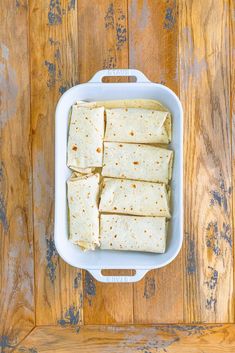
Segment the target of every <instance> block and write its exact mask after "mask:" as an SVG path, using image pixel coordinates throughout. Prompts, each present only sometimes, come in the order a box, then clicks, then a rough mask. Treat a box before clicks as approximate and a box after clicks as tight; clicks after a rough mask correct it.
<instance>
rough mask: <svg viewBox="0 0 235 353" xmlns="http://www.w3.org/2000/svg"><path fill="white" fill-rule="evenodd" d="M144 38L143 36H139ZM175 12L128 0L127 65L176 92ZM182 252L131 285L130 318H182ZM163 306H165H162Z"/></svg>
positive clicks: (164, 4)
mask: <svg viewBox="0 0 235 353" xmlns="http://www.w3.org/2000/svg"><path fill="white" fill-rule="evenodd" d="M143 38H144V40H143ZM177 41H178V16H177V2H176V1H175V0H174V1H151V0H139V1H135V0H130V1H129V60H130V67H134V68H137V69H139V70H141V71H143V72H144V73H145V74H146V75H147V77H148V78H149V79H150V80H151V81H155V82H161V83H162V84H165V85H167V86H168V87H170V88H171V89H173V90H174V91H175V92H176V93H177V92H178V77H177V65H178V61H177V55H178V54H177ZM182 273H183V271H182V253H180V255H178V257H177V259H176V260H175V261H174V262H173V263H171V264H170V265H168V266H167V267H165V268H162V269H159V270H155V271H151V272H150V273H149V274H147V276H145V278H144V279H143V280H142V281H140V282H138V283H136V284H135V285H134V322H135V323H158V322H167V323H170V322H181V321H182V320H183V275H182ZM166 308H167V310H166Z"/></svg>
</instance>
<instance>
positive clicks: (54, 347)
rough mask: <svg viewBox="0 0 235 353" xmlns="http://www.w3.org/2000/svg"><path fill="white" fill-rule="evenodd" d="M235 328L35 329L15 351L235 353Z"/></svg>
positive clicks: (223, 326) (218, 326)
mask: <svg viewBox="0 0 235 353" xmlns="http://www.w3.org/2000/svg"><path fill="white" fill-rule="evenodd" d="M234 336H235V327H234V325H231V324H230V325H217V326H216V325H211V326H210V325H208V326H206V325H204V326H202V325H201V326H196V325H194V326H193V325H191V326H180V325H165V326H84V327H81V328H80V330H75V329H74V328H64V329H63V328H59V327H50V326H49V327H36V328H35V329H34V331H33V332H32V333H31V334H30V335H29V336H28V337H27V338H26V339H25V340H24V341H23V342H22V343H21V344H20V345H19V347H18V348H17V349H16V351H15V352H21V353H22V352H25V353H26V352H27V353H30V352H34V353H37V352H40V353H43V352H46V353H48V352H57V353H62V352H66V353H67V352H68V351H69V352H70V353H75V352H82V353H86V352H87V353H88V352H89V353H90V352H93V353H113V352H115V353H138V352H142V353H146V352H148V353H156V352H168V353H188V352H190V353H198V352H203V353H232V352H234V351H235V340H234Z"/></svg>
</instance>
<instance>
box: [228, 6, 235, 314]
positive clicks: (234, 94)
mask: <svg viewBox="0 0 235 353" xmlns="http://www.w3.org/2000/svg"><path fill="white" fill-rule="evenodd" d="M229 13H230V65H231V67H230V73H231V76H230V80H231V85H230V87H231V88H230V89H231V91H230V99H231V105H230V113H231V127H232V131H231V132H232V190H233V200H232V201H233V217H232V229H233V234H234V232H235V192H234V190H235V1H234V0H232V1H231V2H230V11H229ZM233 266H234V264H233ZM234 269H235V267H233V285H235V276H234ZM234 315H235V313H234Z"/></svg>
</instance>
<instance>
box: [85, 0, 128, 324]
mask: <svg viewBox="0 0 235 353" xmlns="http://www.w3.org/2000/svg"><path fill="white" fill-rule="evenodd" d="M78 35H79V39H78V43H79V48H78V65H79V81H80V82H86V81H88V80H89V79H90V78H91V77H92V76H93V75H94V74H95V73H96V71H98V70H101V69H104V68H105V69H112V68H116V67H118V68H126V67H128V47H127V39H128V38H127V2H126V1H120V0H116V1H109V0H103V1H100V2H99V1H95V0H91V1H86V0H80V1H79V2H78ZM120 293H121V295H120ZM132 317H133V285H132V284H104V283H100V282H97V281H96V280H94V279H93V277H92V276H91V275H90V274H89V273H88V272H84V323H85V324H111V323H131V322H132Z"/></svg>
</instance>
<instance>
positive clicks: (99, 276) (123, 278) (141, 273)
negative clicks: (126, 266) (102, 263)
mask: <svg viewBox="0 0 235 353" xmlns="http://www.w3.org/2000/svg"><path fill="white" fill-rule="evenodd" d="M88 271H89V272H90V273H91V274H92V276H93V277H94V278H95V279H96V280H97V281H99V282H106V283H118V282H123V283H130V282H137V281H139V280H141V279H142V278H143V277H144V275H145V274H146V273H147V272H148V271H149V270H136V273H135V275H133V276H104V275H102V273H101V271H102V270H89V269H88Z"/></svg>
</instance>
